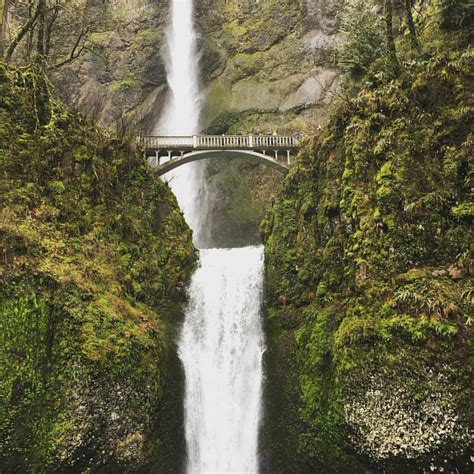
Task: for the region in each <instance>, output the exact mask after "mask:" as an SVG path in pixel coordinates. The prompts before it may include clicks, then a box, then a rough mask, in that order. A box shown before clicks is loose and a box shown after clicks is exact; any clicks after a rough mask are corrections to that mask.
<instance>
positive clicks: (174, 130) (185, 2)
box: [157, 0, 207, 246]
mask: <svg viewBox="0 0 474 474" xmlns="http://www.w3.org/2000/svg"><path fill="white" fill-rule="evenodd" d="M166 46H167V47H166V51H165V63H166V69H167V80H168V85H169V88H170V94H169V97H168V100H167V102H166V105H165V107H164V110H163V114H162V119H161V120H160V122H159V124H158V127H157V133H159V134H160V135H193V134H195V133H197V132H198V130H199V115H200V112H201V96H200V93H199V55H198V51H197V46H196V32H195V29H194V21H193V0H172V3H171V25H170V26H169V28H168V31H167V45H166ZM204 174H205V165H204V163H202V162H194V163H190V164H188V165H187V166H185V167H183V168H180V169H179V170H178V171H172V172H170V173H167V175H166V177H165V179H166V180H167V181H168V182H169V183H170V186H171V187H172V189H173V192H174V193H175V195H176V197H177V199H178V202H179V204H180V207H181V209H182V210H183V212H184V216H185V218H186V221H187V223H188V224H189V226H190V227H191V229H193V232H194V242H195V244H196V245H197V246H201V245H202V244H203V243H204V238H205V237H204V236H205V234H206V232H205V228H204V223H205V218H206V212H203V210H204V209H206V201H207V195H206V187H205V185H204V180H205V177H204Z"/></svg>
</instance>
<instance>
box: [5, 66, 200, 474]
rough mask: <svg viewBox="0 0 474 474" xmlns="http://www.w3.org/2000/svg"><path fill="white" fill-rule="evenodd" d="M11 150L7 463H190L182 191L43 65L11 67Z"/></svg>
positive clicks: (186, 234)
mask: <svg viewBox="0 0 474 474" xmlns="http://www.w3.org/2000/svg"><path fill="white" fill-rule="evenodd" d="M0 157H1V161H0V173H1V174H0V176H1V178H0V179H1V181H0V184H1V193H0V204H1V205H0V209H1V211H0V251H1V252H0V329H1V330H0V471H2V472H54V471H67V472H71V471H74V472H83V471H87V470H88V469H94V470H98V469H105V470H108V471H109V472H111V471H114V472H124V471H126V470H128V469H130V468H133V469H140V468H144V467H145V466H149V467H150V466H152V467H150V469H152V468H153V469H154V468H156V464H157V463H158V465H159V466H160V469H163V472H178V471H179V467H180V466H179V462H180V461H182V459H179V457H177V456H176V452H184V446H183V445H182V444H183V438H182V432H180V429H181V426H180V418H181V398H182V395H180V394H179V389H180V387H179V383H178V384H176V383H174V382H173V380H175V381H176V380H178V381H179V379H180V372H179V369H177V368H176V361H175V359H174V357H175V356H174V355H173V354H174V351H173V348H172V342H171V341H172V340H173V336H174V330H175V327H176V323H177V322H178V321H179V307H180V302H182V301H183V299H184V288H185V286H186V282H187V279H188V276H189V274H190V272H191V270H192V268H193V263H194V260H195V254H194V248H193V246H192V243H191V232H190V230H189V228H188V227H187V226H186V224H185V222H184V219H183V216H182V214H181V212H180V211H179V209H178V207H177V203H176V200H175V198H174V197H173V195H172V193H171V192H170V190H169V189H168V187H167V186H166V185H165V184H164V183H163V182H162V181H161V180H159V179H157V178H155V177H154V176H153V175H152V174H151V172H150V171H149V169H148V167H147V165H146V164H145V162H144V160H143V158H142V156H141V155H140V154H139V153H137V152H136V151H135V150H133V149H131V148H130V147H129V146H128V145H126V144H124V143H123V142H121V141H120V140H117V139H115V138H113V137H112V136H110V135H108V134H106V133H104V132H102V131H100V130H98V129H97V128H95V127H94V126H92V125H90V124H89V123H88V122H87V121H86V120H84V119H83V118H82V117H81V116H78V115H73V114H71V113H70V112H69V111H68V110H67V109H66V108H65V107H64V106H63V105H62V104H61V103H60V102H58V101H57V100H56V99H55V98H54V95H53V93H52V92H51V85H50V84H49V83H48V81H47V80H46V79H45V78H44V76H43V75H42V73H40V72H38V71H35V70H33V69H31V68H29V69H25V68H22V69H21V70H15V69H8V68H6V67H4V66H3V65H2V66H1V67H0ZM172 382H173V383H172ZM173 397H174V400H173V399H172V398H173ZM165 406H166V407H168V408H170V410H168V413H166V412H164V410H163V407H165ZM173 410H175V411H173ZM170 413H171V415H170ZM170 433H175V436H174V437H173V436H170ZM173 446H174V449H175V451H174V452H173V456H174V459H173V458H170V459H168V457H167V456H168V454H169V453H168V448H169V449H172V447H173ZM168 461H169V463H170V464H169V465H167V462H168ZM153 466H154V467H153ZM167 466H168V467H169V470H168V471H166V468H167Z"/></svg>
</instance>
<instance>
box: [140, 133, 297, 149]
mask: <svg viewBox="0 0 474 474" xmlns="http://www.w3.org/2000/svg"><path fill="white" fill-rule="evenodd" d="M137 143H138V144H139V145H140V146H142V147H144V148H152V149H167V148H178V149H179V148H205V149H209V148H218V149H219V148H248V149H255V148H263V149H265V148H269V149H271V148H296V147H298V146H299V145H300V139H299V137H296V136H288V135H193V136H187V137H185V136H140V137H137Z"/></svg>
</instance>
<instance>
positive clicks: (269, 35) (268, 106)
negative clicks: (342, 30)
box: [197, 0, 342, 133]
mask: <svg viewBox="0 0 474 474" xmlns="http://www.w3.org/2000/svg"><path fill="white" fill-rule="evenodd" d="M341 3H342V2H341V1H338V0H332V1H325V2H321V1H319V0H300V1H293V0H292V1H289V0H263V1H260V2H255V1H250V0H249V1H240V0H231V1H225V0H198V1H197V15H198V25H199V29H200V31H201V32H202V34H203V40H202V50H203V58H202V75H203V83H204V85H205V86H206V103H205V108H204V117H203V120H204V125H205V126H216V125H217V124H221V125H222V123H226V122H227V126H228V127H232V125H234V124H235V127H234V128H235V129H236V130H242V129H244V130H245V129H255V130H256V129H259V130H260V131H261V132H262V133H265V132H268V131H270V132H272V131H273V130H274V129H275V128H277V129H279V130H280V131H285V130H287V131H294V130H295V129H298V128H300V129H301V128H303V129H304V128H307V127H308V126H312V127H315V126H317V125H318V123H321V122H323V121H324V120H325V119H326V117H327V111H326V109H327V105H328V103H329V102H331V101H332V98H333V93H334V91H335V88H336V85H337V76H338V73H337V69H336V67H335V48H336V45H337V42H338V36H337V34H336V33H337V20H336V15H337V11H338V8H339V7H340V5H341Z"/></svg>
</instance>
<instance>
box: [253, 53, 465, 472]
mask: <svg viewBox="0 0 474 474" xmlns="http://www.w3.org/2000/svg"><path fill="white" fill-rule="evenodd" d="M472 65H473V58H472V51H470V50H469V49H467V50H461V51H457V52H449V51H448V52H445V53H440V52H438V53H432V55H430V56H425V57H419V58H418V59H416V60H412V61H410V62H407V63H404V64H403V71H402V73H401V75H400V77H399V78H398V79H391V78H390V77H386V76H385V75H384V73H383V72H382V70H381V69H380V65H379V67H378V68H377V67H375V68H374V72H375V73H374V74H373V75H369V77H368V78H367V80H366V82H365V83H364V84H362V85H360V86H359V92H358V93H357V94H355V96H352V98H351V96H348V97H347V100H346V101H345V102H344V103H342V102H341V104H339V105H338V107H337V112H336V114H335V116H334V117H333V119H332V120H331V122H330V124H329V127H328V128H327V129H326V130H324V131H322V132H321V133H320V134H318V135H317V136H316V137H315V138H314V139H312V140H311V141H309V142H308V144H307V145H306V147H305V149H304V150H303V151H302V152H301V154H300V156H299V158H298V160H297V162H296V164H295V166H294V167H293V168H292V169H291V171H290V174H289V176H288V177H287V178H286V180H285V181H284V183H283V186H282V187H281V189H280V190H279V192H278V193H277V195H276V196H275V198H274V203H273V205H272V207H271V210H270V211H269V213H268V216H267V218H266V220H265V221H264V223H263V225H262V232H263V235H264V239H265V245H266V269H267V285H268V294H267V301H268V307H267V316H268V324H269V330H270V334H271V342H270V356H269V358H268V384H267V397H268V403H269V407H268V410H267V417H268V419H269V420H270V421H269V423H266V425H265V426H266V428H265V429H264V431H263V433H264V434H263V439H262V452H263V454H264V458H263V471H264V472H308V473H309V472H317V471H320V472H334V473H346V472H353V473H356V472H367V471H376V472H381V471H385V472H422V471H423V470H425V471H424V472H426V471H437V472H443V471H444V472H471V470H472V462H471V461H470V460H469V457H468V455H467V454H466V453H469V452H470V448H472V428H473V418H472V405H471V403H472V398H473V393H472V383H471V375H472V366H471V367H470V363H472V322H473V319H472V318H473V314H474V313H473V309H474V308H473V276H474V262H473V255H472V243H473V242H474V234H473V218H474V208H473V201H472V173H473V168H472V167H473V162H472V159H473V142H472V129H473V118H474V117H473V110H474V109H473V106H474V103H473V75H472V71H473V69H472ZM455 469H457V471H455Z"/></svg>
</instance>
